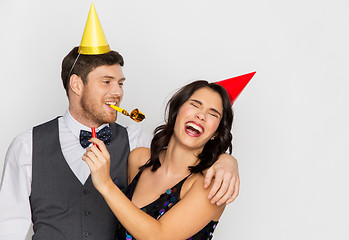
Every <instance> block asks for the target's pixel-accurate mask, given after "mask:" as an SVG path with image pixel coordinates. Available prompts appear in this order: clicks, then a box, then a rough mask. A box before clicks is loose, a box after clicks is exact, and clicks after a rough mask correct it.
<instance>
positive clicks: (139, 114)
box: [109, 104, 145, 122]
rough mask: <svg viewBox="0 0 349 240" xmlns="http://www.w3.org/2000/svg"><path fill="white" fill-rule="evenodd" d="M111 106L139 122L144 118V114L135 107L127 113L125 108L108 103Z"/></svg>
mask: <svg viewBox="0 0 349 240" xmlns="http://www.w3.org/2000/svg"><path fill="white" fill-rule="evenodd" d="M109 106H110V107H111V108H113V109H114V110H116V111H118V112H120V113H122V114H124V115H125V116H129V117H130V118H132V119H133V120H135V121H136V122H141V121H143V120H144V119H145V115H144V113H142V112H141V111H139V110H138V109H137V108H136V109H134V110H132V112H131V114H130V113H128V112H127V111H126V110H125V109H122V108H121V107H118V106H115V105H113V104H110V105H109Z"/></svg>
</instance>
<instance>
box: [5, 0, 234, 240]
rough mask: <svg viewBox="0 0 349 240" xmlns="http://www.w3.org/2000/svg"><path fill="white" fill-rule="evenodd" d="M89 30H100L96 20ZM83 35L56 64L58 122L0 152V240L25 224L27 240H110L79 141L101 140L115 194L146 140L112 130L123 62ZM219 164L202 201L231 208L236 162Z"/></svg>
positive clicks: (110, 227) (19, 233)
mask: <svg viewBox="0 0 349 240" xmlns="http://www.w3.org/2000/svg"><path fill="white" fill-rule="evenodd" d="M91 13H92V14H91ZM94 15H95V16H94ZM91 16H92V17H93V18H94V20H95V21H96V14H95V11H94V8H93V5H92V7H91V10H90V15H89V18H88V22H89V19H91V18H92V17H91ZM97 20H98V18H97ZM92 25H94V26H93V27H94V28H95V27H96V26H97V28H98V29H97V32H98V31H99V32H100V31H101V28H100V26H99V21H98V22H97V23H94V24H92ZM90 28H91V27H88V24H86V28H85V32H84V36H83V40H82V41H81V44H80V47H79V48H78V47H76V48H73V50H71V51H70V53H69V54H68V55H67V56H66V57H65V58H64V60H63V62H62V72H61V77H62V81H63V85H64V88H65V89H66V93H67V96H68V99H69V107H68V110H67V111H66V113H65V114H64V116H63V117H58V118H56V119H53V120H51V121H49V122H46V123H44V124H41V125H39V126H36V127H34V128H33V129H32V130H30V131H28V132H25V133H23V134H21V135H19V136H18V137H16V138H15V139H14V140H13V142H12V143H11V146H10V147H9V149H8V152H7V155H6V159H5V166H4V172H3V180H2V183H1V188H0V239H1V240H17V239H18V240H24V239H25V236H26V234H27V231H28V229H29V227H30V224H31V222H33V229H34V235H33V239H38V240H42V239H44V240H47V239H58V240H60V239H72V240H75V239H99V240H104V239H113V237H114V235H115V228H116V226H117V224H116V221H117V219H116V218H115V216H114V215H113V214H112V212H111V211H110V209H109V207H108V206H107V205H106V203H105V201H104V199H103V198H102V197H101V195H100V194H99V193H98V192H97V191H96V189H95V188H94V187H93V184H92V181H91V178H90V171H89V168H88V166H87V165H86V163H85V162H84V161H82V159H81V158H82V155H83V154H84V153H85V147H86V146H88V145H89V143H88V140H86V139H84V138H83V137H84V136H86V135H89V133H87V131H89V130H90V129H91V127H95V128H96V131H97V136H98V137H101V138H102V139H104V140H106V144H107V148H108V150H109V152H110V155H111V176H112V178H113V181H114V183H115V184H116V185H117V186H118V187H119V188H121V189H122V188H124V187H126V185H127V176H126V172H127V171H126V165H127V157H128V154H129V151H130V149H131V150H132V149H133V148H135V147H139V146H149V136H147V135H146V134H145V133H144V132H142V131H141V130H140V129H139V128H128V129H127V130H126V129H125V128H124V127H122V126H120V125H118V124H116V123H115V121H116V118H117V114H116V112H115V110H113V109H112V108H110V107H109V105H110V104H113V105H117V106H118V105H119V104H120V102H121V100H122V97H123V94H124V93H123V89H122V86H123V83H124V81H125V77H124V75H123V72H122V68H121V67H122V66H123V65H124V61H123V58H122V56H121V55H120V54H119V53H117V52H115V51H111V50H110V48H109V45H108V44H105V43H106V40H105V39H104V34H102V40H100V41H98V43H97V45H93V44H94V43H93V44H90V42H91V41H87V43H86V41H85V40H86V37H85V34H87V35H88V34H89V33H88V32H89V29H90ZM86 29H87V30H86ZM86 32H87V33H86ZM91 32H93V31H91ZM87 39H88V37H87ZM91 52H92V53H91ZM110 135H111V138H109V137H110ZM79 140H81V143H80V142H79ZM86 141H87V142H86ZM223 158H224V159H223V160H222V161H221V162H218V163H217V165H215V166H213V168H211V169H210V170H208V173H207V180H208V181H207V182H208V183H209V182H210V180H211V179H212V177H213V175H215V183H214V185H213V187H212V190H211V192H210V195H212V196H213V195H215V197H214V198H212V201H213V202H216V201H217V200H219V199H220V200H219V201H218V203H217V204H222V203H224V202H226V200H228V201H233V200H234V199H235V197H236V196H237V194H238V186H239V179H238V171H237V167H234V171H233V170H232V169H233V167H232V165H236V160H235V159H234V160H233V161H232V160H231V159H230V158H232V157H231V156H228V155H225V156H223ZM224 168H228V171H227V172H228V173H227V174H224V173H225V170H222V169H224ZM233 173H234V174H233ZM232 175H233V177H231V176H232ZM223 178H224V179H225V181H224V182H223V183H221V180H222V179H223ZM230 182H232V184H229V183H230ZM208 183H207V185H208ZM217 190H220V191H219V192H218V193H216V191H217ZM226 190H228V191H227V192H226ZM215 193H216V194H215ZM212 196H210V197H212ZM221 197H222V198H221Z"/></svg>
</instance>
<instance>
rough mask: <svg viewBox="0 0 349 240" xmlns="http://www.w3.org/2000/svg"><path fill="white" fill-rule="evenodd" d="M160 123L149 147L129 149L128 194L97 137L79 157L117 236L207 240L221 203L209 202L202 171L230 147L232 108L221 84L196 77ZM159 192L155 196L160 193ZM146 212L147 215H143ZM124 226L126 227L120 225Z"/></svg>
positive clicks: (179, 92) (219, 213) (172, 100)
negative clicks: (112, 171) (114, 220)
mask: <svg viewBox="0 0 349 240" xmlns="http://www.w3.org/2000/svg"><path fill="white" fill-rule="evenodd" d="M167 109H168V116H167V121H166V123H165V124H164V125H162V126H159V127H158V128H156V129H155V135H154V138H153V140H152V143H151V149H150V150H149V149H146V148H137V149H135V150H133V151H132V152H131V153H130V156H129V168H128V176H129V182H130V181H131V180H132V179H133V181H132V182H131V184H130V185H129V187H128V190H127V193H126V195H127V197H126V196H125V195H124V194H123V193H122V192H121V191H120V190H119V189H118V188H117V187H116V186H115V185H114V183H113V181H112V180H111V178H110V176H109V153H108V151H107V150H106V148H105V146H104V144H103V142H102V141H100V140H98V139H95V138H93V139H91V142H94V143H96V144H97V145H98V147H96V146H92V147H90V148H89V149H88V150H87V152H86V154H85V155H84V157H83V160H84V161H86V163H87V164H88V165H89V167H90V169H91V176H92V180H93V183H94V186H95V187H96V189H97V190H98V191H99V192H100V193H101V194H102V196H103V197H104V199H105V201H106V202H107V203H108V205H109V207H110V209H111V210H112V211H113V212H114V214H115V215H116V217H117V218H118V219H119V221H120V222H121V224H122V226H121V225H120V227H119V230H118V239H211V238H212V234H213V231H214V228H215V226H216V224H217V223H218V220H219V218H220V216H221V215H222V213H223V211H224V207H225V205H220V206H217V205H216V204H211V202H210V200H209V199H208V198H207V195H208V191H209V189H207V188H206V189H205V188H204V187H203V186H204V184H203V181H204V176H203V175H202V172H203V171H204V170H206V169H207V168H209V167H210V166H211V165H212V164H213V163H214V162H215V161H216V160H217V159H218V157H219V155H220V154H222V153H224V152H226V151H227V149H229V151H230V152H231V147H232V146H231V140H232V135H231V133H230V130H231V126H232V120H233V113H232V109H231V105H230V102H229V97H228V95H227V92H226V91H225V89H224V88H223V87H221V86H220V85H217V84H215V83H208V82H207V81H195V82H193V83H190V84H188V85H186V86H184V87H183V88H182V89H180V90H179V91H178V92H177V93H176V94H175V95H174V96H173V97H172V98H171V99H170V101H169V103H168V105H167ZM159 196H160V197H159ZM148 214H149V215H148ZM123 226H124V227H125V228H126V229H127V231H126V230H125V229H124V228H123Z"/></svg>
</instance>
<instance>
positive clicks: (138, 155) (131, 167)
mask: <svg viewBox="0 0 349 240" xmlns="http://www.w3.org/2000/svg"><path fill="white" fill-rule="evenodd" d="M149 158H150V149H149V148H145V147H139V148H135V149H133V150H132V152H130V155H129V157H128V179H129V183H130V181H131V180H132V179H133V178H134V177H135V176H136V175H137V173H138V171H139V168H140V167H141V166H143V165H144V164H145V163H146V162H147V161H148V160H149Z"/></svg>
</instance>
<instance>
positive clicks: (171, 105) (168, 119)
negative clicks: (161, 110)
mask: <svg viewBox="0 0 349 240" xmlns="http://www.w3.org/2000/svg"><path fill="white" fill-rule="evenodd" d="M200 88H209V89H212V90H213V91H215V92H217V93H218V94H219V95H220V96H221V98H222V102H223V116H222V119H221V121H220V123H219V126H218V128H217V131H216V136H215V138H214V139H213V140H209V141H208V142H207V143H206V144H205V146H204V148H203V150H202V152H201V153H200V154H199V155H198V156H197V157H198V160H199V161H198V164H196V165H195V166H189V170H190V172H192V173H198V172H201V173H202V171H203V170H205V169H207V168H209V167H211V166H212V164H213V163H215V162H216V161H217V159H218V157H219V155H220V154H222V153H225V152H226V151H227V150H228V149H229V153H231V151H232V144H231V141H232V134H231V132H230V131H231V127H232V123H233V111H232V109H231V105H230V102H229V97H228V94H227V92H226V90H225V89H224V88H223V87H222V86H220V85H218V84H215V83H208V82H207V81H204V80H198V81H195V82H192V83H190V84H188V85H186V86H184V87H182V88H181V89H180V90H179V91H177V92H176V93H175V94H174V95H173V96H172V98H171V99H170V101H169V102H168V103H167V105H166V114H165V124H163V125H161V126H159V127H157V128H156V129H155V130H154V138H153V140H152V142H151V147H150V151H151V156H150V159H149V160H148V162H147V163H146V164H145V165H143V166H142V167H140V170H143V169H145V168H147V167H151V170H152V171H153V172H154V171H156V170H157V169H158V168H159V167H160V166H161V163H160V160H159V154H160V152H161V151H162V150H164V149H166V148H167V146H168V143H169V141H170V138H171V136H172V134H173V129H174V125H175V122H176V118H177V114H178V111H179V109H180V107H181V106H182V105H183V104H184V103H185V102H186V101H187V100H188V99H189V98H190V97H191V96H192V95H193V93H194V92H195V91H197V90H198V89H200Z"/></svg>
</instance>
